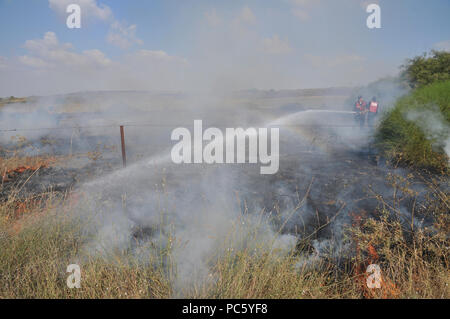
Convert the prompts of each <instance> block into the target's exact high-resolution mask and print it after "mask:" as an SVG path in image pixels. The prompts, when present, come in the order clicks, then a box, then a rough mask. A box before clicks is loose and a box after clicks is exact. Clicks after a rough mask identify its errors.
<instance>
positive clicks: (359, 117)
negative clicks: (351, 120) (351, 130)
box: [354, 96, 367, 129]
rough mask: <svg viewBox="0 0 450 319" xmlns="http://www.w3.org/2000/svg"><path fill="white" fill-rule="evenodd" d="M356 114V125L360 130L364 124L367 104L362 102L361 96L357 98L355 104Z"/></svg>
mask: <svg viewBox="0 0 450 319" xmlns="http://www.w3.org/2000/svg"><path fill="white" fill-rule="evenodd" d="M354 111H355V112H356V117H355V120H356V123H358V124H359V127H360V128H361V129H362V128H363V127H364V125H365V124H366V115H367V103H366V102H365V101H364V99H363V98H362V96H358V100H357V101H356V103H355V109H354Z"/></svg>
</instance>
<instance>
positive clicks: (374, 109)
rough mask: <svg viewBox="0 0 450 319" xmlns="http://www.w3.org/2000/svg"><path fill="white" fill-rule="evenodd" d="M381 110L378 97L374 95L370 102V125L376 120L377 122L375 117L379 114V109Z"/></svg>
mask: <svg viewBox="0 0 450 319" xmlns="http://www.w3.org/2000/svg"><path fill="white" fill-rule="evenodd" d="M379 110H380V106H379V104H378V102H377V98H376V97H375V96H374V97H373V98H372V101H370V103H369V113H368V117H367V120H368V124H369V126H373V124H374V122H375V118H376V117H377V115H378V111H379Z"/></svg>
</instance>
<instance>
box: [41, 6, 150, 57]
mask: <svg viewBox="0 0 450 319" xmlns="http://www.w3.org/2000/svg"><path fill="white" fill-rule="evenodd" d="M69 4H78V5H80V7H81V17H82V18H81V19H82V21H83V19H97V20H100V21H104V22H107V23H110V29H109V32H108V34H107V36H106V41H107V42H108V43H110V44H112V45H115V46H117V47H119V48H121V49H128V48H130V47H131V46H133V45H135V44H138V45H141V44H143V41H142V40H141V39H139V38H138V37H137V36H136V29H137V27H136V25H135V24H131V25H129V24H128V23H126V22H119V21H117V20H116V19H115V18H114V15H113V12H112V10H111V8H110V7H108V6H107V5H104V4H100V3H98V1H97V0H49V6H50V8H51V9H52V10H54V11H55V12H56V13H57V14H58V15H60V16H62V17H67V13H66V8H67V6H68V5H69ZM82 24H83V23H82Z"/></svg>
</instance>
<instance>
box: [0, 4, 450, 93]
mask: <svg viewBox="0 0 450 319" xmlns="http://www.w3.org/2000/svg"><path fill="white" fill-rule="evenodd" d="M69 3H79V4H80V5H81V7H82V28H81V29H68V28H67V27H66V23H65V20H66V17H67V14H66V13H65V12H64V11H65V10H64V9H65V7H66V5H67V4H69ZM369 3H378V4H379V5H380V7H381V21H382V28H381V29H372V30H371V29H368V28H367V27H366V19H367V16H368V15H369V14H368V13H366V11H365V7H366V6H367V4H369ZM449 12H450V1H448V0H433V1H423V0H396V1H388V0H385V1H383V0H379V1H376V0H373V1H362V0H340V1H336V0H278V1H273V0H272V1H268V0H247V1H237V0H228V1H223V0H222V1H217V0H210V1H206V0H190V1H175V0H153V1H148V0H129V1H122V0H109V1H107V0H104V1H102V0H0V39H1V41H0V95H10V92H11V94H13V93H14V94H53V93H61V92H66V91H78V90H86V89H91V90H96V89H146V90H147V89H148V90H163V89H171V90H173V89H192V88H196V86H197V85H198V86H201V87H205V86H210V88H213V89H214V88H217V87H225V88H230V89H237V88H253V87H257V88H263V89H267V88H275V89H282V88H301V87H317V86H340V85H358V84H364V83H367V82H370V81H373V80H376V79H377V78H379V77H383V76H387V75H392V74H395V73H396V72H397V69H398V66H399V65H400V64H402V63H403V61H404V60H405V59H406V58H408V57H413V56H415V55H418V54H421V53H423V52H426V51H429V50H430V49H433V48H439V49H446V50H450V19H449V18H448V17H449ZM46 35H47V37H46ZM27 41H28V42H27ZM69 44H70V45H69ZM67 74H71V75H72V76H71V79H67ZM24 78H25V80H23V79H24ZM41 78H45V79H46V81H40V82H42V83H38V84H36V83H35V82H36V81H37V79H41ZM21 79H22V80H21ZM14 80H17V81H20V85H19V84H18V83H17V84H15V83H14ZM194 83H195V84H196V85H193V84H194Z"/></svg>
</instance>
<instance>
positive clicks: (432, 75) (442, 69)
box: [401, 51, 450, 88]
mask: <svg viewBox="0 0 450 319" xmlns="http://www.w3.org/2000/svg"><path fill="white" fill-rule="evenodd" d="M401 78H402V79H403V80H405V81H407V82H409V85H410V86H411V87H412V88H417V87H421V86H424V85H428V84H431V83H434V82H439V81H447V80H450V52H445V51H431V53H430V54H429V55H427V54H426V53H425V54H424V55H422V56H417V57H415V58H413V59H408V60H407V62H406V64H405V65H403V66H402V74H401Z"/></svg>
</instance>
